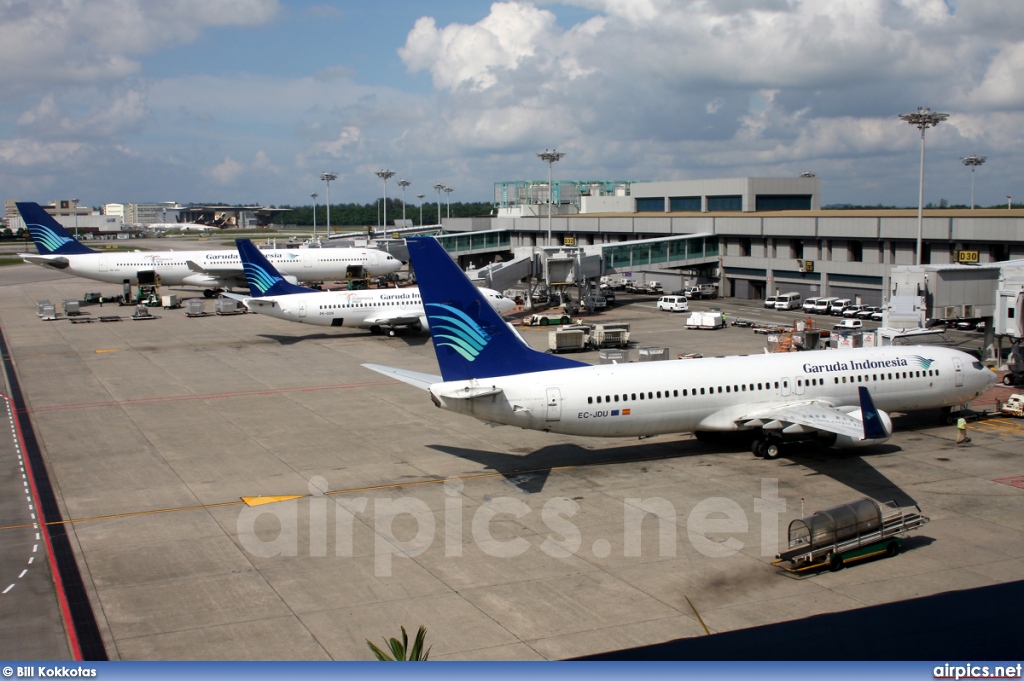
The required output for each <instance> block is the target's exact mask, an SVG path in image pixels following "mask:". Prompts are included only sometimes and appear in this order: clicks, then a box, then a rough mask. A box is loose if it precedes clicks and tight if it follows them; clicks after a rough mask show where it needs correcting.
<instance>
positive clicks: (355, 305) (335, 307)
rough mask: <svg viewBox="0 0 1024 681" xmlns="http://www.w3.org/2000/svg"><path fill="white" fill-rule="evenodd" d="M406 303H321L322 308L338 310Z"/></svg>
mask: <svg viewBox="0 0 1024 681" xmlns="http://www.w3.org/2000/svg"><path fill="white" fill-rule="evenodd" d="M414 302H419V301H414ZM405 304H406V303H398V302H389V303H344V304H342V303H338V304H337V305H321V306H320V307H319V309H321V310H337V309H339V308H342V307H346V308H348V307H388V306H394V305H405Z"/></svg>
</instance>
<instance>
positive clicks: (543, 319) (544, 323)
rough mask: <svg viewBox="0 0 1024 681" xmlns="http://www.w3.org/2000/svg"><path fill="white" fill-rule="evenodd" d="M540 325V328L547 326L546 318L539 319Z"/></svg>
mask: <svg viewBox="0 0 1024 681" xmlns="http://www.w3.org/2000/svg"><path fill="white" fill-rule="evenodd" d="M540 325H541V326H547V325H548V318H547V317H541V318H540Z"/></svg>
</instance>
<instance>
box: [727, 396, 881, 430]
mask: <svg viewBox="0 0 1024 681" xmlns="http://www.w3.org/2000/svg"><path fill="white" fill-rule="evenodd" d="M736 422H737V425H741V426H744V427H747V428H758V427H760V428H764V429H765V430H779V431H782V432H783V433H806V432H810V431H815V430H821V431H825V432H829V433H836V434H837V435H846V436H848V437H851V438H857V439H862V438H863V437H864V423H863V421H861V420H859V419H856V418H854V417H852V416H850V415H849V414H847V413H846V412H843V411H840V410H838V409H836V408H835V407H833V406H832V405H829V404H825V403H823V402H796V403H792V404H785V405H782V406H777V407H771V408H769V409H764V410H762V411H757V412H754V413H751V414H746V415H744V416H742V417H740V418H739V419H737V421H736Z"/></svg>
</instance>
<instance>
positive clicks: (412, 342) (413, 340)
mask: <svg viewBox="0 0 1024 681" xmlns="http://www.w3.org/2000/svg"><path fill="white" fill-rule="evenodd" d="M360 331H361V330H360ZM258 335H259V337H260V338H266V339H267V340H272V341H274V342H275V343H279V344H281V345H295V344H296V343H301V342H303V341H318V340H344V339H348V338H357V337H363V336H364V335H365V336H369V335H370V334H369V332H365V333H353V332H349V333H308V334H306V335H304V336H296V335H288V336H284V335H278V334H272V333H261V334H258ZM379 338H380V339H381V340H400V341H402V342H404V343H405V344H406V345H408V346H410V347H417V346H421V345H424V344H426V343H427V342H428V341H429V340H430V336H428V335H426V334H403V333H401V332H399V334H398V335H397V336H395V337H394V338H388V337H387V336H379Z"/></svg>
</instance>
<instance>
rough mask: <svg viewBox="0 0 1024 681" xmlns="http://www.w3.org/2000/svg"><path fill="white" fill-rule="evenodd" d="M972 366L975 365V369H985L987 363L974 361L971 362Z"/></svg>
mask: <svg viewBox="0 0 1024 681" xmlns="http://www.w3.org/2000/svg"><path fill="white" fill-rule="evenodd" d="M971 366H973V367H974V368H975V369H984V368H985V365H984V364H982V363H981V362H974V363H972V364H971Z"/></svg>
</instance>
